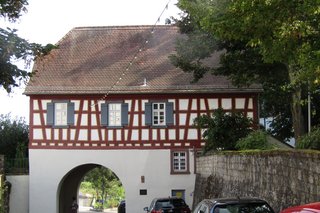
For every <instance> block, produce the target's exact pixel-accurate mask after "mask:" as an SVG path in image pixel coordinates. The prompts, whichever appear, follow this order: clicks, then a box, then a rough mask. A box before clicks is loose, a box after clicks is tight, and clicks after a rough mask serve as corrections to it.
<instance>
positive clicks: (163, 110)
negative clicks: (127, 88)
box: [145, 102, 173, 127]
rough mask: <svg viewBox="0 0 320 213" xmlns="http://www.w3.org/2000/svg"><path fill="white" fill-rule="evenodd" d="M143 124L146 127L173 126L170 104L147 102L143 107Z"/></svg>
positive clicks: (171, 104) (171, 105) (171, 106)
mask: <svg viewBox="0 0 320 213" xmlns="http://www.w3.org/2000/svg"><path fill="white" fill-rule="evenodd" d="M145 124H146V125H147V126H156V127H157V126H160V127H161V126H169V125H173V103H172V102H149V103H146V105H145Z"/></svg>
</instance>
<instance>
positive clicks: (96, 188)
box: [82, 167, 124, 208]
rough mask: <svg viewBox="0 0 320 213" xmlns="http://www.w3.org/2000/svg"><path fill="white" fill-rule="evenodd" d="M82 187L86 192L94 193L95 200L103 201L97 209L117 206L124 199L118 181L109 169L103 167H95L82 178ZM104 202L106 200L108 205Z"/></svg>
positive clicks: (122, 190)
mask: <svg viewBox="0 0 320 213" xmlns="http://www.w3.org/2000/svg"><path fill="white" fill-rule="evenodd" d="M84 183H85V184H84ZM82 186H83V187H82V188H83V189H84V190H86V191H87V192H94V196H95V198H96V199H98V200H102V201H103V203H99V206H97V207H99V208H103V207H104V206H106V205H108V204H109V205H114V204H115V203H116V204H118V203H119V202H120V200H121V199H123V198H124V189H123V187H122V184H121V182H120V180H119V179H118V177H117V176H116V175H115V174H114V173H113V172H112V171H111V170H110V169H107V168H105V167H97V168H95V169H93V170H91V171H90V172H88V173H87V174H86V176H85V177H84V180H83V184H82ZM107 198H108V199H107ZM106 200H108V203H104V201H106ZM100 204H101V205H100Z"/></svg>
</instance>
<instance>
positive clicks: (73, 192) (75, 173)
mask: <svg viewBox="0 0 320 213" xmlns="http://www.w3.org/2000/svg"><path fill="white" fill-rule="evenodd" d="M101 166H102V165H98V164H84V165H80V166H77V167H75V168H73V169H72V170H70V171H69V172H68V173H67V174H66V175H65V176H64V177H63V178H62V180H61V182H60V184H59V188H58V192H57V202H58V203H57V206H58V209H59V211H58V212H59V213H70V206H71V203H72V197H78V191H79V186H80V183H81V181H82V180H83V177H84V176H85V175H86V173H88V172H89V171H90V170H92V169H94V168H97V167H101Z"/></svg>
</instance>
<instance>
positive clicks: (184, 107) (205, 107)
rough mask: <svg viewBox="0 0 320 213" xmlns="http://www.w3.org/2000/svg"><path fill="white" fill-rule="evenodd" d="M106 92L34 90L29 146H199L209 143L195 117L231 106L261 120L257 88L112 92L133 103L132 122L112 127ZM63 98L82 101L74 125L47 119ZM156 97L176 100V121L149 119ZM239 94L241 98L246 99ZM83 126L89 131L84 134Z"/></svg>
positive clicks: (165, 147) (112, 98)
mask: <svg viewBox="0 0 320 213" xmlns="http://www.w3.org/2000/svg"><path fill="white" fill-rule="evenodd" d="M100 97H101V96H97V95H96V96H94V95H93V96H80V95H74V96H63V95H60V96H48V95H46V96H43V95H31V96H30V143H29V148H31V149H180V148H192V149H198V148H201V147H202V146H203V145H204V140H203V139H202V137H201V130H199V129H196V128H195V127H194V126H193V125H192V123H193V119H194V118H195V117H198V116H200V115H202V114H210V113H212V112H213V111H214V109H217V108H223V109H224V110H225V111H234V110H238V111H242V112H244V114H245V115H246V116H249V117H252V118H253V120H254V122H255V123H257V122H258V110H257V109H258V102H257V97H258V95H257V94H256V93H241V94H240V93H233V94H230V93H226V94H223V93H218V94H208V93H201V94H162V95H161V94H157V95H154V94H140V95H109V96H108V97H107V100H106V101H123V102H125V103H129V108H128V114H129V120H128V126H124V127H118V128H114V127H113V128H109V127H106V126H102V125H101V107H100V105H101V103H105V101H102V100H100ZM57 100H68V101H71V102H74V103H77V107H76V108H75V111H74V116H75V117H76V119H75V123H74V125H71V126H68V127H65V128H55V127H52V126H50V125H47V124H46V113H47V110H46V109H45V108H46V107H45V105H46V103H48V102H51V101H57ZM151 100H152V101H154V100H161V101H163V100H167V101H169V102H173V103H174V111H173V114H174V125H172V126H165V127H154V126H146V125H145V124H144V123H145V122H144V114H145V112H144V104H145V103H146V102H148V101H151ZM212 100H213V102H214V103H215V104H214V106H213V104H212ZM238 100H241V104H239V103H238V102H237V101H238ZM240 105H241V106H240ZM93 121H94V122H93ZM83 132H85V134H82V133H83ZM93 134H94V136H93ZM190 135H192V136H190Z"/></svg>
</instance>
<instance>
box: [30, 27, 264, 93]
mask: <svg viewBox="0 0 320 213" xmlns="http://www.w3.org/2000/svg"><path fill="white" fill-rule="evenodd" d="M152 29H153V26H110V27H80V28H74V29H73V30H71V31H70V32H69V33H68V34H67V35H66V36H65V37H64V38H62V40H61V41H60V42H59V43H58V45H59V48H58V49H54V50H52V51H51V52H50V54H49V55H47V56H45V57H43V58H41V59H40V60H39V59H38V60H37V61H36V63H35V65H34V68H33V69H34V71H36V74H35V75H34V76H33V77H32V78H31V80H30V82H29V83H28V86H27V88H26V90H25V94H27V95H32V94H107V93H108V94H113V93H125V94H127V93H186V92H195V93H197V92H199V93H201V92H256V91H258V90H259V88H258V87H251V88H241V89H239V88H237V87H235V86H233V85H232V84H231V83H230V82H229V81H228V80H227V79H226V78H225V77H222V76H212V75H210V74H208V75H207V76H205V78H202V79H201V80H200V81H199V82H197V83H190V82H191V81H192V79H193V76H192V74H191V73H185V72H183V71H182V70H181V69H178V68H176V67H174V66H173V65H172V64H171V63H170V60H169V58H168V56H169V55H170V54H173V53H174V50H175V41H176V39H177V38H178V37H179V36H181V35H180V34H179V32H178V28H177V27H174V26H168V25H165V26H156V27H155V28H154V31H152ZM152 32H153V33H152ZM146 41H147V42H146ZM139 50H140V51H139ZM135 56H136V58H135ZM215 60H216V61H217V60H218V57H214V58H213V61H215ZM131 62H132V63H131ZM215 63H217V62H215ZM145 82H146V85H144V83H145Z"/></svg>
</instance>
